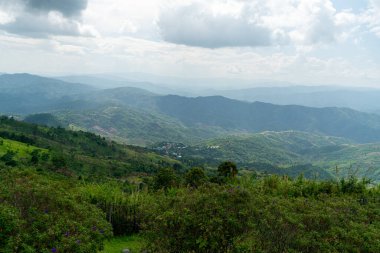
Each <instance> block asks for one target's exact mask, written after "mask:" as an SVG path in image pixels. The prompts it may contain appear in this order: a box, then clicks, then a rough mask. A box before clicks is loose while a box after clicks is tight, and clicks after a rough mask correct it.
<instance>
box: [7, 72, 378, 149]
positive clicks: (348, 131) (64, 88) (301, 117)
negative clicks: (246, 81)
mask: <svg viewBox="0 0 380 253" xmlns="http://www.w3.org/2000/svg"><path fill="white" fill-rule="evenodd" d="M294 89H295V90H300V89H301V90H302V89H306V90H307V88H305V87H303V88H297V87H295V88H294ZM314 89H315V92H319V91H320V90H319V89H321V88H318V87H315V88H314ZM323 89H324V88H323ZM283 92H284V93H286V92H289V91H286V90H283ZM0 112H1V113H6V114H22V115H27V114H36V113H53V114H54V115H56V116H59V117H58V120H59V121H60V122H62V124H63V125H64V126H68V125H70V124H72V125H75V126H76V127H79V128H83V129H88V130H91V131H94V132H97V133H102V134H104V135H106V136H110V137H112V138H113V139H120V140H123V141H124V142H127V143H128V142H129V141H131V143H134V144H143V145H145V144H151V143H152V142H155V141H162V140H175V139H176V138H178V139H179V140H180V141H187V140H191V141H193V140H202V139H205V138H211V137H216V136H218V135H219V134H226V133H232V134H233V133H242V132H243V133H244V132H245V133H257V132H262V131H288V130H296V131H304V132H311V133H318V134H324V135H329V136H338V137H344V138H348V139H351V140H354V141H357V142H362V143H366V142H367V143H368V142H377V141H380V116H377V115H375V114H368V113H361V112H358V111H354V110H351V109H344V108H336V107H329V108H312V107H305V106H298V105H274V104H269V103H262V102H254V103H249V102H243V101H239V100H233V99H228V98H225V97H221V96H210V97H196V98H195V97H183V96H176V95H166V96H162V95H157V94H156V93H153V92H149V91H147V90H144V89H140V88H135V87H119V88H113V89H103V90H100V89H96V88H94V87H91V86H89V85H84V84H75V83H66V82H63V81H60V80H55V79H51V78H44V77H39V76H33V75H28V74H16V75H2V76H0ZM107 129H108V130H107ZM109 129H112V131H109Z"/></svg>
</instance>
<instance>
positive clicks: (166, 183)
mask: <svg viewBox="0 0 380 253" xmlns="http://www.w3.org/2000/svg"><path fill="white" fill-rule="evenodd" d="M153 181H154V183H153V185H154V189H156V190H159V189H165V190H166V189H168V188H171V187H174V186H176V185H177V183H178V178H177V176H176V174H175V172H174V170H173V169H172V168H163V169H160V170H159V171H158V172H157V174H156V175H155V176H154V180H153Z"/></svg>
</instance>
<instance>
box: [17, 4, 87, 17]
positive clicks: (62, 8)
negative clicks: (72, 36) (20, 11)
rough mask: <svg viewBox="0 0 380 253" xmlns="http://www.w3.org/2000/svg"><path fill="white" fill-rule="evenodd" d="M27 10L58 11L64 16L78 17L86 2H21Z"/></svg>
mask: <svg viewBox="0 0 380 253" xmlns="http://www.w3.org/2000/svg"><path fill="white" fill-rule="evenodd" d="M21 1H22V2H24V4H25V7H26V9H27V10H31V11H37V12H50V11H58V12H60V13H62V14H63V15H64V16H67V17H72V16H78V15H80V13H81V12H82V11H83V10H85V9H86V7H87V0H21Z"/></svg>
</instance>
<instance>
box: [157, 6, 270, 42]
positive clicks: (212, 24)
mask: <svg viewBox="0 0 380 253" xmlns="http://www.w3.org/2000/svg"><path fill="white" fill-rule="evenodd" d="M212 7H213V6H210V5H208V4H203V3H200V2H197V3H193V4H190V5H185V6H178V7H174V9H172V8H170V9H166V10H165V11H164V12H163V13H162V14H161V16H160V18H159V21H158V26H159V27H160V30H161V34H162V36H163V38H164V39H165V40H166V41H168V42H172V43H177V44H184V45H190V46H200V47H208V48H219V47H228V46H269V45H271V44H272V41H271V36H272V34H271V31H270V30H269V29H268V28H266V27H265V26H263V25H262V24H260V23H259V22H257V21H256V20H254V19H252V18H251V17H249V16H245V15H244V14H243V13H240V14H238V15H233V14H232V13H229V14H224V13H219V12H217V13H215V10H217V8H212ZM216 7H217V5H216Z"/></svg>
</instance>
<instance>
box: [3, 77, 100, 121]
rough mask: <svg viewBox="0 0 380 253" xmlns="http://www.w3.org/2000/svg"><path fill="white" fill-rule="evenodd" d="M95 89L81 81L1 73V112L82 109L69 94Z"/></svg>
mask: <svg viewBox="0 0 380 253" xmlns="http://www.w3.org/2000/svg"><path fill="white" fill-rule="evenodd" d="M94 90H95V88H93V87H92V86H89V85H84V84H74V83H66V82H63V81H60V80H56V79H52V78H45V77H41V76H35V75H30V74H13V75H9V74H4V75H0V112H1V113H9V114H28V113H36V112H44V111H52V110H56V109H62V108H66V109H67V108H75V109H78V108H83V107H84V106H85V104H84V103H83V102H82V101H76V100H75V99H74V98H73V97H72V96H73V95H77V94H83V93H89V92H91V91H94Z"/></svg>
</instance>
